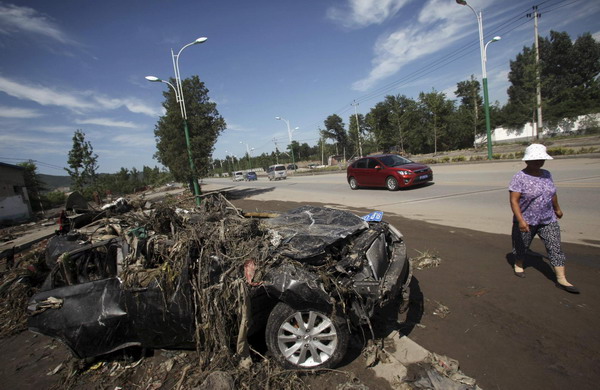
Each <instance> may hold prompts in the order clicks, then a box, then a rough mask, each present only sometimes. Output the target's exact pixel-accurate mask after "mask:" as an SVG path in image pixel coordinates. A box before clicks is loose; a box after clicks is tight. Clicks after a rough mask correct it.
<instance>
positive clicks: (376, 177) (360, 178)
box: [346, 154, 433, 191]
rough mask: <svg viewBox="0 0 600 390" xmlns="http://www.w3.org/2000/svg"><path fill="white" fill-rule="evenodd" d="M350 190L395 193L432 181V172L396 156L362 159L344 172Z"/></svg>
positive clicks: (385, 155) (382, 155)
mask: <svg viewBox="0 0 600 390" xmlns="http://www.w3.org/2000/svg"><path fill="white" fill-rule="evenodd" d="M346 177H347V179H348V184H350V188H352V189H353V190H356V189H358V188H360V187H387V189H388V190H390V191H396V190H398V189H400V188H401V187H410V186H414V185H417V184H424V183H427V182H429V181H432V180H433V171H432V170H431V168H429V167H428V166H427V165H424V164H418V163H415V162H413V161H410V160H409V159H407V158H404V157H402V156H398V155H396V154H381V155H377V156H368V157H363V158H361V159H359V160H356V161H355V162H353V163H352V164H350V165H349V166H348V168H347V170H346Z"/></svg>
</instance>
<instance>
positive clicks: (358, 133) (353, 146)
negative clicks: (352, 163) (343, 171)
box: [348, 113, 366, 156]
mask: <svg viewBox="0 0 600 390" xmlns="http://www.w3.org/2000/svg"><path fill="white" fill-rule="evenodd" d="M357 118H358V123H357ZM365 128H366V124H365V117H364V115H363V114H358V113H357V114H352V115H350V117H349V118H348V145H349V147H350V150H349V152H350V153H351V154H352V155H354V156H360V153H361V150H360V149H362V144H363V143H364V140H363V138H364V133H365V131H366V129H365Z"/></svg>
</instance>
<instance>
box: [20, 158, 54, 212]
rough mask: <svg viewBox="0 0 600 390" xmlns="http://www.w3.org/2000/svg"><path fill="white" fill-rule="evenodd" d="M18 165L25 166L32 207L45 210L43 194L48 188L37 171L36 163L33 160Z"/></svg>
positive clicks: (25, 176) (26, 182) (26, 184)
mask: <svg viewBox="0 0 600 390" xmlns="http://www.w3.org/2000/svg"><path fill="white" fill-rule="evenodd" d="M17 165H18V166H20V167H23V168H25V175H24V179H25V187H26V188H27V194H28V195H29V201H30V203H31V208H32V209H33V210H34V211H44V206H43V201H44V196H43V195H42V192H44V191H47V190H48V189H47V188H46V187H45V183H44V182H43V181H42V180H41V179H40V176H39V175H38V173H37V165H35V163H34V162H33V161H32V160H29V161H27V162H22V163H19V164H17Z"/></svg>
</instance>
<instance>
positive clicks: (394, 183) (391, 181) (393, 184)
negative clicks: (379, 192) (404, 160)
mask: <svg viewBox="0 0 600 390" xmlns="http://www.w3.org/2000/svg"><path fill="white" fill-rule="evenodd" d="M385 186H386V187H387V189H388V190H390V191H397V190H398V189H399V188H400V185H399V184H398V180H397V179H396V178H395V177H393V176H388V177H387V179H385Z"/></svg>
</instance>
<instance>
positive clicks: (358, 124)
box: [352, 100, 363, 157]
mask: <svg viewBox="0 0 600 390" xmlns="http://www.w3.org/2000/svg"><path fill="white" fill-rule="evenodd" d="M352 105H353V106H354V117H355V118H356V136H357V137H358V153H359V154H360V156H359V157H362V155H363V152H362V143H361V141H360V123H359V122H358V112H357V111H356V106H358V103H356V100H354V101H353V103H352Z"/></svg>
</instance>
